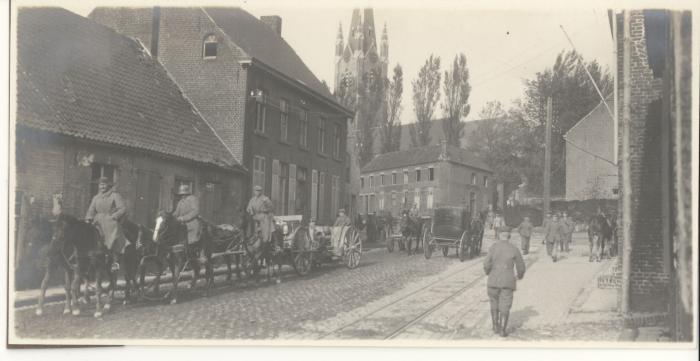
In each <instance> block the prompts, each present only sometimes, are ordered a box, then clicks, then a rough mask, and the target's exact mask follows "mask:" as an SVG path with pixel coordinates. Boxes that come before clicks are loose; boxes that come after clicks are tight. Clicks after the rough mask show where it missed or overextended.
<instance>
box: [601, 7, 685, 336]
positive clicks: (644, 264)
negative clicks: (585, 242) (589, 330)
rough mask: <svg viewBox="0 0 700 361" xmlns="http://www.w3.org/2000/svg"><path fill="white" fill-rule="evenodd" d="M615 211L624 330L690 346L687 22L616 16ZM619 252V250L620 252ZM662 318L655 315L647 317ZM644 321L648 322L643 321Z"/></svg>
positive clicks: (648, 14)
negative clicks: (665, 335) (658, 327)
mask: <svg viewBox="0 0 700 361" xmlns="http://www.w3.org/2000/svg"><path fill="white" fill-rule="evenodd" d="M615 19H616V21H615V24H612V25H613V28H614V29H616V32H614V36H615V39H616V44H617V54H618V57H617V64H618V66H617V71H618V73H617V79H618V88H619V91H618V99H617V104H618V122H619V126H618V128H619V129H620V130H619V132H618V133H619V140H618V143H619V153H618V154H619V166H620V170H619V174H620V192H621V194H620V201H619V202H620V207H619V208H620V210H621V217H619V227H620V229H621V231H622V232H621V235H622V242H621V248H620V254H621V255H622V256H621V258H620V264H619V265H618V267H616V276H617V280H618V282H619V283H618V285H619V286H620V306H621V310H622V312H623V313H624V315H625V316H626V317H627V321H628V324H629V325H631V326H639V325H648V324H649V322H654V320H661V322H662V324H663V325H666V326H669V329H670V331H671V332H670V334H671V335H672V337H673V338H674V339H675V340H678V341H690V340H692V339H693V330H694V329H696V327H693V310H695V309H697V305H694V304H693V303H694V300H693V291H692V285H693V272H694V271H696V270H697V265H693V259H692V252H693V246H694V244H696V243H695V240H696V239H697V238H696V237H697V235H693V234H692V218H691V217H692V209H691V207H692V205H691V202H692V199H693V198H694V197H697V194H695V195H693V188H692V177H691V169H692V164H691V158H692V157H691V152H692V151H691V137H692V135H691V133H692V131H691V127H692V125H691V109H692V108H691V98H692V92H691V89H692V88H691V59H692V58H691V15H690V12H676V11H662V10H643V11H642V10H637V11H628V12H625V13H623V14H617V15H616V17H615ZM625 251H627V252H625ZM650 315H651V316H662V317H650ZM650 320H651V321H650Z"/></svg>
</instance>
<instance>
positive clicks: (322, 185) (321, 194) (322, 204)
mask: <svg viewBox="0 0 700 361" xmlns="http://www.w3.org/2000/svg"><path fill="white" fill-rule="evenodd" d="M327 211H328V207H327V205H326V173H324V172H319V174H318V217H319V218H321V217H324V216H325V215H326V212H327Z"/></svg>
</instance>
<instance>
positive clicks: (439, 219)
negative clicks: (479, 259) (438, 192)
mask: <svg viewBox="0 0 700 361" xmlns="http://www.w3.org/2000/svg"><path fill="white" fill-rule="evenodd" d="M470 219H471V217H470V214H469V211H468V210H467V209H465V208H462V207H441V208H436V209H435V210H434V211H433V218H432V221H431V222H430V228H429V229H427V230H425V231H424V233H423V254H424V255H425V258H426V259H429V258H430V257H431V256H432V254H433V251H434V250H435V249H436V248H440V249H442V254H443V255H444V256H447V255H448V254H449V251H450V249H451V248H454V249H455V251H456V253H457V255H458V256H459V259H460V261H464V260H466V259H467V258H468V257H471V256H472V255H473V254H474V252H475V251H476V249H475V246H476V245H475V244H474V241H473V237H471V234H470V229H471V227H470Z"/></svg>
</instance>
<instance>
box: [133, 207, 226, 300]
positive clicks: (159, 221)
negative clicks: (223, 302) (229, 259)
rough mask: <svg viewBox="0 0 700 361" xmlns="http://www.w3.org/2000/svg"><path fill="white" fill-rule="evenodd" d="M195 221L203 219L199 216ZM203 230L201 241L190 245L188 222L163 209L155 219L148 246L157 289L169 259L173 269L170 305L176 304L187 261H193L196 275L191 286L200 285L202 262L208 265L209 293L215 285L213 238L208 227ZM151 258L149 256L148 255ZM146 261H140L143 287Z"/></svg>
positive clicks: (206, 266)
mask: <svg viewBox="0 0 700 361" xmlns="http://www.w3.org/2000/svg"><path fill="white" fill-rule="evenodd" d="M196 222H201V221H200V220H199V219H197V220H196ZM201 229H202V233H201V235H200V237H199V240H198V241H197V242H195V243H193V244H188V240H187V228H186V226H185V224H183V223H181V222H179V221H178V220H177V219H176V218H175V217H174V216H173V215H172V213H169V212H165V211H161V212H160V213H159V214H158V217H157V218H156V226H155V229H154V230H153V237H152V240H151V242H148V244H147V245H146V247H148V249H150V250H151V252H150V254H149V257H152V258H151V259H153V257H154V259H155V262H156V265H157V267H158V271H157V273H156V280H155V292H156V293H157V292H158V289H159V284H160V276H161V274H162V271H163V268H164V267H163V266H164V264H165V263H166V262H167V265H168V267H169V268H170V272H171V273H172V281H173V289H172V291H170V293H169V296H170V304H176V303H177V287H178V283H179V281H180V272H181V271H182V270H183V268H184V266H185V265H186V264H190V265H191V267H192V270H193V271H194V275H193V277H192V282H191V288H193V289H194V288H195V287H196V285H197V279H198V278H199V272H200V268H201V266H202V265H204V266H205V273H206V274H205V279H206V280H207V288H206V293H207V294H208V292H209V288H210V287H211V286H212V284H213V280H214V275H213V272H212V271H213V267H211V266H208V265H207V264H208V263H209V262H208V261H209V259H210V257H211V253H209V254H207V250H208V249H210V248H209V245H208V242H210V241H211V237H210V235H209V234H208V231H209V229H208V227H206V226H203V227H201ZM146 259H149V258H146ZM145 272H146V268H145V264H144V261H143V260H142V261H141V264H140V266H139V273H140V280H139V284H140V288H143V285H144V284H145Z"/></svg>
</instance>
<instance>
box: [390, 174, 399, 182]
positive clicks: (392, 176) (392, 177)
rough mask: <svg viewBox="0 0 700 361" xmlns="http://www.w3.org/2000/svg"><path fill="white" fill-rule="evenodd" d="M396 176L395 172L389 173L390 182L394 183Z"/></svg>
mask: <svg viewBox="0 0 700 361" xmlns="http://www.w3.org/2000/svg"><path fill="white" fill-rule="evenodd" d="M396 178H397V177H396V172H392V173H391V184H396V182H397V181H398V179H396Z"/></svg>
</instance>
